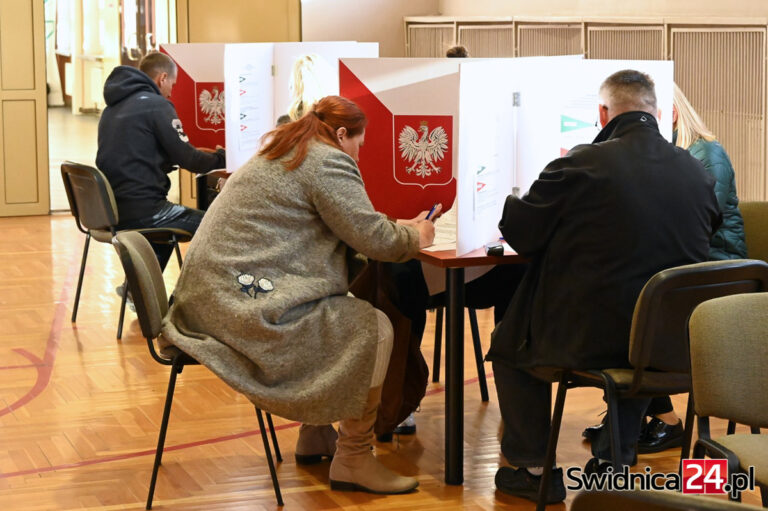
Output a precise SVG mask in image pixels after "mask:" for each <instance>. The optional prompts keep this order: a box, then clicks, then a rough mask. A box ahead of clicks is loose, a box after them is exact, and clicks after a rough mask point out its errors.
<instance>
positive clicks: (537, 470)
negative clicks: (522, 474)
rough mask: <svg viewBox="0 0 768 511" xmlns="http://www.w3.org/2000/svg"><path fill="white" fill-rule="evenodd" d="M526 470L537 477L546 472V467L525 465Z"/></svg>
mask: <svg viewBox="0 0 768 511" xmlns="http://www.w3.org/2000/svg"><path fill="white" fill-rule="evenodd" d="M525 470H527V471H528V473H529V474H531V475H532V476H537V477H538V476H540V475H541V474H543V473H544V467H525Z"/></svg>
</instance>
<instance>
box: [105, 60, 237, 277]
mask: <svg viewBox="0 0 768 511" xmlns="http://www.w3.org/2000/svg"><path fill="white" fill-rule="evenodd" d="M175 83H176V63H175V62H174V61H173V60H172V59H171V58H170V57H169V56H167V55H165V54H163V53H159V52H152V53H149V54H147V55H146V56H145V57H144V58H143V59H142V60H141V62H140V63H139V69H135V68H133V67H129V66H118V67H116V68H115V69H114V70H113V71H112V73H110V75H109V77H108V78H107V81H106V82H105V84H104V100H105V101H106V103H107V108H106V109H104V112H103V113H102V115H101V120H100V121H99V149H98V153H97V155H96V166H97V167H99V169H101V171H102V172H103V173H104V175H105V176H106V177H107V180H108V181H109V184H110V185H111V186H112V190H113V191H114V194H115V201H116V202H117V209H118V221H119V223H118V225H117V228H118V229H138V228H145V227H170V228H179V229H184V230H186V231H189V232H191V233H194V232H195V231H196V230H197V227H198V226H199V225H200V221H201V220H202V218H203V212H202V211H200V210H197V209H192V208H187V207H184V206H181V205H179V204H174V203H172V202H169V201H168V200H167V198H166V197H167V195H168V190H169V189H170V187H171V181H170V179H169V178H168V174H169V173H170V172H172V171H174V170H176V169H177V168H179V167H181V168H185V169H187V170H190V171H192V172H208V171H210V170H213V169H218V168H224V166H225V155H224V150H223V149H219V150H217V151H216V152H213V153H208V152H205V151H200V150H198V149H195V148H194V147H192V145H190V144H189V138H187V135H186V134H185V133H184V130H183V129H182V126H181V121H180V120H179V118H178V115H176V109H175V108H174V107H173V103H171V102H170V101H169V100H168V99H167V98H169V97H170V96H171V90H172V89H173V86H174V84H175ZM153 248H154V250H155V253H156V254H157V258H158V261H160V266H161V267H162V268H165V265H166V263H167V262H168V259H169V258H170V255H171V252H172V247H170V246H169V245H162V244H158V245H153Z"/></svg>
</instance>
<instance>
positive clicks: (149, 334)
mask: <svg viewBox="0 0 768 511" xmlns="http://www.w3.org/2000/svg"><path fill="white" fill-rule="evenodd" d="M112 244H113V245H114V246H115V249H116V250H117V254H118V256H120V262H121V263H122V265H123V270H124V271H125V278H126V280H127V281H128V289H129V290H130V292H131V296H132V297H133V304H134V306H135V307H136V315H137V316H138V317H139V325H141V333H142V334H143V335H144V337H146V338H147V339H154V338H156V337H157V336H158V334H159V333H160V327H161V325H162V321H163V316H165V313H166V312H168V295H167V294H166V292H165V283H164V282H163V273H162V271H161V270H160V263H158V262H157V256H156V255H155V252H154V251H153V250H152V246H151V245H150V244H149V242H148V241H147V239H146V238H144V236H142V235H141V233H139V232H136V231H121V232H119V233H117V235H115V237H114V238H113V240H112Z"/></svg>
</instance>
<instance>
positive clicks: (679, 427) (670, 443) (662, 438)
mask: <svg viewBox="0 0 768 511" xmlns="http://www.w3.org/2000/svg"><path fill="white" fill-rule="evenodd" d="M683 436H684V430H683V422H682V421H680V420H678V421H677V424H675V425H674V426H670V425H669V424H667V423H666V422H664V421H663V420H661V419H657V418H656V417H654V418H652V419H651V421H650V422H649V423H648V427H646V428H645V431H644V433H643V435H641V436H640V441H638V442H637V450H638V452H640V454H649V453H653V452H661V451H666V450H667V449H672V448H673V447H680V446H682V445H683Z"/></svg>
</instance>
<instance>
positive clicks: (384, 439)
mask: <svg viewBox="0 0 768 511" xmlns="http://www.w3.org/2000/svg"><path fill="white" fill-rule="evenodd" d="M376 441H377V442H391V441H392V433H384V434H383V435H376Z"/></svg>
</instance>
